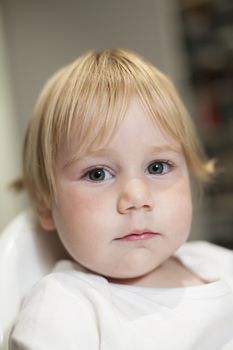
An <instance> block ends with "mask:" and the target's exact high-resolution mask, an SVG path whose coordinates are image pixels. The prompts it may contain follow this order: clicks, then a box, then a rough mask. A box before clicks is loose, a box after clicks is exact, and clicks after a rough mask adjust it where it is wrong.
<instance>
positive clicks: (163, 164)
mask: <svg viewBox="0 0 233 350" xmlns="http://www.w3.org/2000/svg"><path fill="white" fill-rule="evenodd" d="M171 166H172V165H171V164H170V163H169V162H168V161H155V162H153V163H151V164H150V165H149V166H148V167H147V171H148V173H149V174H152V175H163V174H166V173H168V172H169V171H170V169H171Z"/></svg>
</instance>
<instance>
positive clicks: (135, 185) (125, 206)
mask: <svg viewBox="0 0 233 350" xmlns="http://www.w3.org/2000/svg"><path fill="white" fill-rule="evenodd" d="M153 207H154V203H153V198H152V196H151V193H150V191H149V188H148V185H147V184H146V182H145V181H143V180H141V179H131V180H130V181H129V182H127V183H126V184H125V186H124V187H123V189H122V191H121V193H120V196H119V199H118V211H119V212H120V213H121V214H127V213H129V212H131V211H133V210H135V209H143V210H145V211H151V210H152V209H153Z"/></svg>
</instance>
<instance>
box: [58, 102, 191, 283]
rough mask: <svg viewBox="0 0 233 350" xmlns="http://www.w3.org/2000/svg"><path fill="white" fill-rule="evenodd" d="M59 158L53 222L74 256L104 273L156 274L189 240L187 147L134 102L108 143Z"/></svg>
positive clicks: (120, 275)
mask: <svg viewBox="0 0 233 350" xmlns="http://www.w3.org/2000/svg"><path fill="white" fill-rule="evenodd" d="M68 156H69V154H68V152H67V150H65V149H61V150H60V152H59V155H58V163H57V174H56V185H57V202H56V204H54V206H53V210H52V220H53V222H54V225H55V227H56V228H57V231H58V233H59V236H60V238H61V240H62V242H63V244H64V246H65V247H66V249H67V251H68V252H69V253H70V254H71V256H72V257H73V258H74V260H76V261H78V262H79V263H80V264H81V265H83V266H84V267H86V268H88V269H90V270H92V271H95V272H97V273H98V274H101V275H104V276H109V277H112V278H131V277H137V276H142V275H145V274H148V273H149V272H151V271H153V270H154V269H155V268H156V267H158V266H159V265H160V264H162V263H163V262H164V261H165V260H166V259H168V258H169V257H170V256H171V255H172V254H173V253H174V252H175V251H176V249H177V248H178V247H179V246H180V245H181V244H182V243H183V242H184V241H185V240H186V239H187V236H188V234H189V231H190V225H191V217H192V204H191V193H190V183H189V175H188V170H187V166H186V162H185V158H184V155H183V152H182V149H181V146H180V145H179V144H177V143H176V142H175V141H174V140H173V139H172V138H170V137H169V136H168V135H166V134H165V133H162V132H161V130H160V129H159V128H156V127H155V126H154V125H153V124H152V122H151V121H150V120H149V118H148V117H147V116H145V112H144V111H143V109H142V108H141V106H140V105H139V104H138V103H137V101H132V103H131V104H130V106H129V109H128V111H127V114H126V117H125V119H124V121H123V123H122V125H121V126H120V128H119V130H118V131H117V132H116V134H115V136H114V138H113V139H112V141H111V142H110V143H109V144H108V145H107V147H105V148H103V149H100V150H99V151H97V152H95V153H91V154H87V155H86V156H84V157H83V158H82V159H80V160H78V161H77V162H75V163H74V164H72V165H70V166H69V167H65V166H64V165H65V164H66V163H67V159H68Z"/></svg>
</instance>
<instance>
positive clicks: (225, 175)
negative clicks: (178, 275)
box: [0, 0, 233, 248]
mask: <svg viewBox="0 0 233 350" xmlns="http://www.w3.org/2000/svg"><path fill="white" fill-rule="evenodd" d="M111 47H124V48H129V49H132V50H134V51H136V52H138V53H139V54H141V55H142V56H144V57H145V58H147V59H148V60H150V61H151V62H152V63H153V64H155V65H156V66H157V67H158V68H159V69H161V70H162V71H163V72H165V73H166V74H167V75H169V76H170V78H171V79H172V80H173V82H174V83H175V85H176V87H177V88H178V90H179V92H180V94H181V96H182V98H183V100H184V101H185V104H186V106H187V107H188V109H189V111H190V112H191V114H192V116H193V118H194V120H195V123H196V125H197V127H198V131H199V134H200V135H201V138H202V140H203V142H204V145H205V148H206V151H207V154H208V155H209V156H210V157H214V158H216V159H217V160H218V162H217V165H218V167H219V169H220V170H221V172H220V175H219V177H218V179H217V181H216V183H215V184H214V185H213V186H212V187H211V188H208V189H207V193H206V197H205V200H204V201H203V203H202V205H200V203H198V205H196V208H195V210H194V222H193V229H192V234H191V239H207V240H209V241H212V242H215V243H218V244H221V245H224V246H227V247H231V248H233V74H232V71H233V60H232V56H233V2H232V1H231V0H209V1H207V0H179V1H178V0H143V1H141V0H117V1H114V0H98V1H94V0H92V1H91V0H66V1H64V0H63V1H61V0H47V1H43V0H41V1H37V0H20V1H15V0H0V167H1V171H0V230H2V229H3V227H5V225H6V224H7V223H8V222H9V221H10V220H11V218H12V217H14V216H15V215H16V214H17V213H18V212H20V211H22V210H23V208H25V207H26V206H27V205H28V204H27V200H26V198H25V195H18V194H17V195H16V194H15V193H13V192H12V191H11V190H9V189H8V184H9V183H10V182H11V181H12V180H14V178H15V177H17V176H18V175H19V174H20V159H21V149H22V143H23V137H24V132H25V129H26V125H27V122H28V119H29V118H30V115H31V111H32V109H33V106H34V103H35V101H36V98H37V96H38V93H39V91H40V89H41V88H42V86H43V84H44V82H45V81H46V80H47V79H48V78H49V77H50V76H51V74H53V73H54V72H55V71H56V70H57V69H58V68H60V67H61V66H63V65H64V64H66V63H69V62H70V61H72V60H74V59H75V58H76V57H77V56H79V55H80V54H82V53H84V52H85V51H87V50H90V49H98V50H100V49H104V48H111Z"/></svg>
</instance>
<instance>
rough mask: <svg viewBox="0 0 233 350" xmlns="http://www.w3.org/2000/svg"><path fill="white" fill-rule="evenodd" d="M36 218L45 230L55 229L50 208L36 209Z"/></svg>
mask: <svg viewBox="0 0 233 350" xmlns="http://www.w3.org/2000/svg"><path fill="white" fill-rule="evenodd" d="M37 215H38V220H39V223H40V225H41V227H42V228H43V229H44V230H46V231H53V230H55V228H56V227H55V223H54V220H53V215H52V211H51V210H49V209H48V210H38V211H37Z"/></svg>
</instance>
